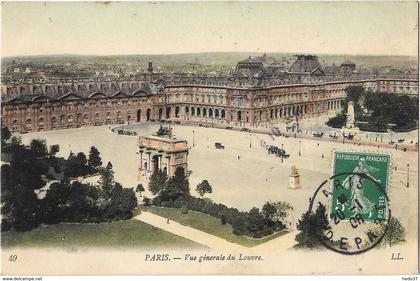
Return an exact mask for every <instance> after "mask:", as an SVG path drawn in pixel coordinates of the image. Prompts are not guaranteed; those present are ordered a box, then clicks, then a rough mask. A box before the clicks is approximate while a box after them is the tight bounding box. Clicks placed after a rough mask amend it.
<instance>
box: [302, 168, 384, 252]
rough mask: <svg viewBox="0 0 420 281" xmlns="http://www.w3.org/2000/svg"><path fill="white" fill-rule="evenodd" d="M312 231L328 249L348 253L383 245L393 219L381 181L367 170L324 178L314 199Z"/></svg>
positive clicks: (310, 221)
mask: <svg viewBox="0 0 420 281" xmlns="http://www.w3.org/2000/svg"><path fill="white" fill-rule="evenodd" d="M308 213H309V214H310V216H311V219H309V224H310V227H311V229H312V233H313V234H314V235H315V236H316V238H317V239H318V241H319V242H320V243H321V244H322V245H324V246H325V247H326V248H328V249H330V250H332V251H334V252H337V253H340V254H345V255H355V254H361V253H364V252H367V251H369V250H371V249H373V248H374V247H376V246H377V245H379V244H380V243H381V241H382V239H383V238H384V236H385V234H386V233H387V230H388V223H389V221H390V219H391V210H390V208H389V198H388V196H387V193H386V190H385V189H384V188H383V187H382V185H381V183H380V181H378V180H376V179H375V178H373V177H372V176H370V175H368V174H365V173H356V172H349V173H346V172H343V173H338V174H335V175H333V176H331V177H330V178H328V179H326V180H325V181H323V182H322V183H321V184H320V185H319V187H318V188H317V189H316V190H315V192H314V194H313V196H312V197H311V198H310V204H309V210H308Z"/></svg>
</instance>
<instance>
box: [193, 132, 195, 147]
mask: <svg viewBox="0 0 420 281" xmlns="http://www.w3.org/2000/svg"><path fill="white" fill-rule="evenodd" d="M194 133H195V131H194V130H193V147H194V146H195V143H194Z"/></svg>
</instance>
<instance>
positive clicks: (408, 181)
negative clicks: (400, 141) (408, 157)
mask: <svg viewBox="0 0 420 281" xmlns="http://www.w3.org/2000/svg"><path fill="white" fill-rule="evenodd" d="M401 183H402V184H403V185H404V186H405V187H407V188H409V187H410V164H407V182H406V183H405V182H403V181H401Z"/></svg>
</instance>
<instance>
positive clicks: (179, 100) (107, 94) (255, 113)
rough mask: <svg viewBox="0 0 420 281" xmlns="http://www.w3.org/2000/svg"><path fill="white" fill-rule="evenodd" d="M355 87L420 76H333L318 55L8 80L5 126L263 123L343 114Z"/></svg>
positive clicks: (387, 87) (401, 88) (348, 65)
mask: <svg viewBox="0 0 420 281" xmlns="http://www.w3.org/2000/svg"><path fill="white" fill-rule="evenodd" d="M348 86H363V87H365V88H366V89H367V90H371V91H372V92H377V91H380V92H388V93H395V94H404V95H411V96H417V95H418V94H417V93H418V78H417V76H416V75H411V74H406V75H398V76H396V75H394V76H390V75H388V76H384V75H373V74H363V75H362V74H358V73H357V71H356V65H355V64H354V63H352V62H351V61H346V62H343V63H342V64H341V65H340V67H339V69H338V70H337V71H336V72H335V73H334V74H326V73H325V72H324V70H323V69H322V67H321V65H320V63H319V61H318V58H317V57H316V56H313V55H297V56H296V60H295V61H294V62H293V63H292V64H291V65H290V66H288V65H285V64H283V63H282V62H278V61H276V60H275V59H274V58H271V57H268V56H266V55H263V56H260V57H249V58H248V59H245V60H242V61H240V62H238V63H237V65H236V68H235V70H234V71H231V72H230V73H229V74H226V75H205V74H200V75H198V74H195V75H193V74H176V75H175V74H171V75H169V74H162V73H155V72H154V71H153V65H152V63H151V62H150V63H149V65H148V70H147V72H143V73H141V74H139V75H138V76H137V77H136V79H130V80H128V79H126V80H124V79H114V80H109V79H101V80H98V79H90V80H89V79H83V80H82V79H72V80H70V79H67V80H66V79H61V80H59V81H51V82H48V81H42V82H36V81H30V82H4V83H2V85H1V101H2V107H1V110H2V126H7V127H8V128H9V129H10V130H11V131H13V132H20V133H25V132H32V131H42V130H55V129H64V128H77V127H83V126H98V125H105V124H109V125H111V124H133V123H136V122H137V123H142V122H148V121H158V120H160V121H163V120H171V121H179V122H184V121H190V122H212V123H221V124H227V125H228V124H232V125H253V126H258V125H260V124H267V123H268V122H274V123H275V122H282V121H287V120H291V119H307V118H313V117H315V116H320V115H325V114H332V113H334V112H338V111H340V110H341V105H342V101H343V100H344V99H345V97H346V93H345V89H346V88H347V87H348Z"/></svg>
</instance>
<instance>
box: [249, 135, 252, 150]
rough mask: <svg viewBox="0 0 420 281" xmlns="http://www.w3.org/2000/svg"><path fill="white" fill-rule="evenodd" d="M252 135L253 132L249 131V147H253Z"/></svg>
mask: <svg viewBox="0 0 420 281" xmlns="http://www.w3.org/2000/svg"><path fill="white" fill-rule="evenodd" d="M251 136H252V134H251V133H249V148H251V147H252V146H251Z"/></svg>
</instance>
